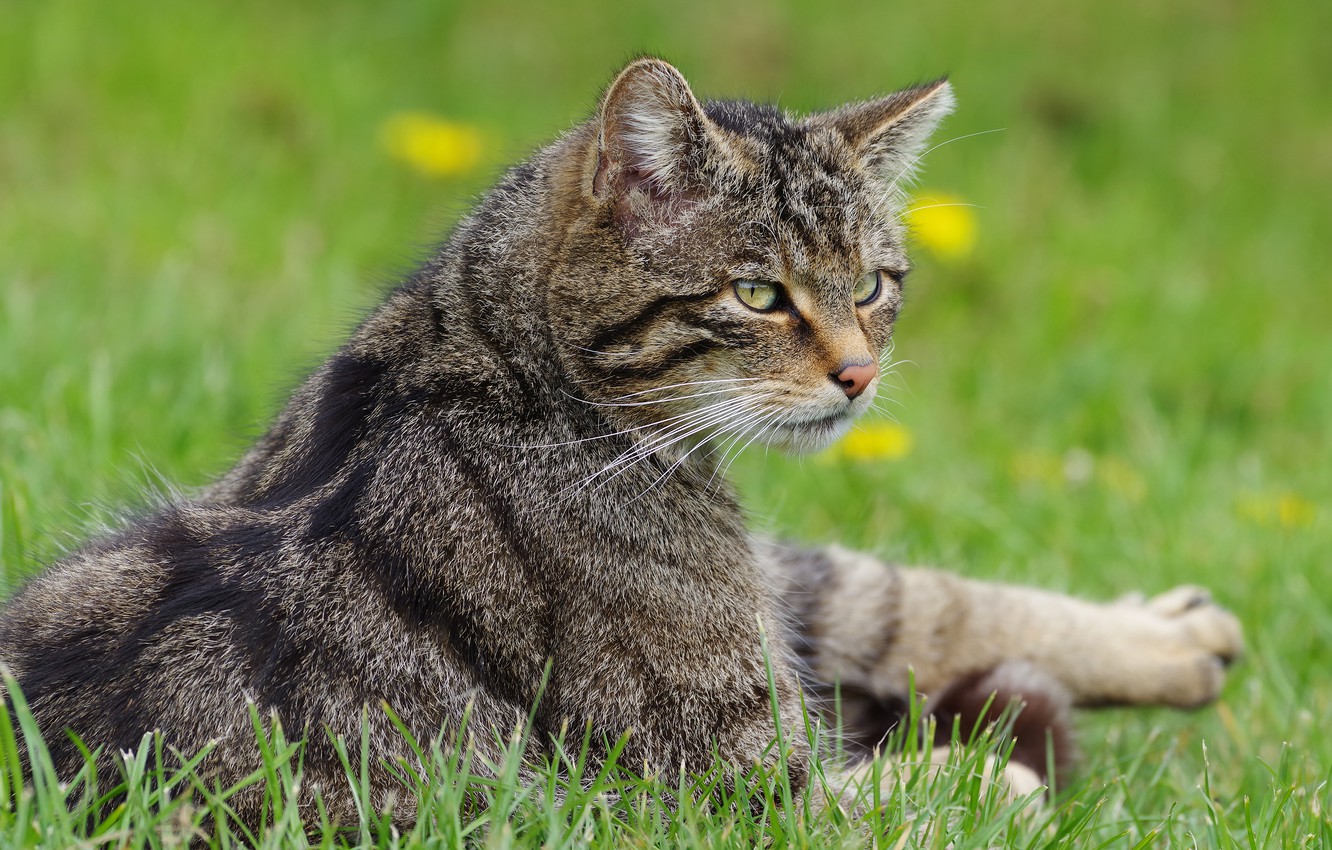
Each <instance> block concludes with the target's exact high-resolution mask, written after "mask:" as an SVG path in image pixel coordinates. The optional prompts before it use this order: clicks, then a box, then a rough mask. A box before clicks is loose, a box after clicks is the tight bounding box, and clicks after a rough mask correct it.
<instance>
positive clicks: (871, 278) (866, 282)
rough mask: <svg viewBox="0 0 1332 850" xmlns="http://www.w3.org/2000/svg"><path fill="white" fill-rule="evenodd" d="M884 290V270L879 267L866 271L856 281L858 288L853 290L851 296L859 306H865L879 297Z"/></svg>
mask: <svg viewBox="0 0 1332 850" xmlns="http://www.w3.org/2000/svg"><path fill="white" fill-rule="evenodd" d="M882 291H883V272H881V271H878V270H877V269H876V270H875V271H872V272H868V273H866V274H865V275H864V276H862V277H861V278H860V280H859V281H858V282H857V283H856V288H855V289H853V290H851V298H852V299H854V300H855V302H856V306H857V307H864V306H865V305H866V304H868V303H870V302H871V301H873V300H874V299H875V298H878V297H879V293H880V292H882Z"/></svg>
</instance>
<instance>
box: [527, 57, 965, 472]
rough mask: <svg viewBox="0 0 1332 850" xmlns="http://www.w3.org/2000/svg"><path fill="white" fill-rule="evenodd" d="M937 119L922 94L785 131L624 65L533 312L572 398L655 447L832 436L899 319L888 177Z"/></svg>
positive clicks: (939, 93)
mask: <svg viewBox="0 0 1332 850" xmlns="http://www.w3.org/2000/svg"><path fill="white" fill-rule="evenodd" d="M950 105H951V96H950V94H949V92H948V89H947V86H946V85H945V84H935V85H931V86H924V87H920V88H917V89H912V90H908V91H906V92H901V93H899V94H897V95H893V96H890V97H889V98H885V99H883V100H880V101H875V102H872V103H868V104H863V105H859V106H854V107H847V108H844V109H842V110H840V111H838V112H834V113H828V114H822V115H817V116H814V117H812V118H809V119H805V120H803V121H799V122H793V121H791V120H790V119H788V118H787V117H786V116H784V115H782V114H781V113H780V112H778V111H777V110H775V109H773V108H771V107H766V106H756V105H754V104H748V103H730V102H722V103H710V104H707V105H706V106H704V105H701V104H699V103H698V102H697V101H696V100H695V99H694V97H693V95H692V93H690V91H689V88H688V85H687V84H686V83H685V81H684V79H683V78H682V77H681V76H680V75H679V72H678V71H676V70H675V69H674V68H672V67H671V66H669V65H666V64H665V63H662V62H659V61H656V60H640V61H639V62H636V63H634V64H633V65H630V66H629V68H627V69H626V70H625V71H624V72H623V73H622V74H621V75H620V77H619V78H618V79H617V80H616V81H615V83H614V84H612V86H611V88H610V90H609V91H608V93H607V95H606V99H605V102H604V103H603V106H602V111H601V114H600V119H599V122H598V124H599V126H597V127H596V128H595V129H596V131H597V136H596V138H595V139H593V140H591V141H589V142H588V143H587V144H586V151H585V153H586V161H585V162H583V163H579V165H581V167H579V168H571V169H570V170H569V172H570V177H569V182H568V185H566V186H564V187H563V188H564V191H565V192H567V193H569V194H571V195H572V194H573V193H575V192H577V193H578V194H577V195H576V196H575V197H573V198H570V199H569V200H570V201H571V203H569V205H568V208H569V209H570V215H569V227H568V229H567V235H566V244H565V246H564V250H563V252H562V257H563V260H562V262H561V263H560V264H559V265H558V266H557V268H556V271H555V274H554V276H553V278H554V279H553V281H552V288H551V293H550V299H549V304H550V313H551V316H552V328H553V331H554V334H555V337H556V341H557V344H558V345H559V346H560V348H561V356H562V357H563V358H564V361H565V363H566V366H567V367H568V368H569V370H570V372H571V374H572V375H573V376H574V378H575V380H576V381H577V382H578V383H579V385H580V389H581V390H582V391H583V393H584V394H585V396H586V398H587V400H588V401H590V402H592V403H596V404H600V405H604V406H605V408H604V409H605V410H606V412H607V413H608V414H609V415H610V416H611V417H612V418H613V419H614V420H615V421H617V422H618V423H620V424H622V425H624V426H625V427H630V428H638V429H640V431H641V433H642V435H643V438H644V439H645V440H653V441H657V442H658V443H659V447H660V448H662V449H665V448H668V447H673V446H676V445H679V446H694V445H698V444H700V443H704V442H713V443H718V442H720V443H722V444H723V445H726V446H735V445H741V444H743V443H745V442H748V441H757V442H763V443H767V444H772V445H777V446H781V447H783V448H788V449H795V450H813V449H817V448H821V447H823V446H825V445H827V444H828V443H830V442H831V441H832V440H834V439H836V438H837V437H838V436H840V435H841V434H842V433H844V432H845V431H846V429H847V428H848V427H850V424H851V422H852V420H853V419H854V418H855V417H856V416H858V415H859V414H861V413H863V412H864V411H865V410H866V409H867V408H868V407H869V406H870V404H871V403H872V401H873V399H874V396H875V393H876V391H877V389H878V386H879V383H880V374H879V371H880V363H879V360H880V357H881V356H883V355H884V353H885V351H886V349H887V346H888V344H889V341H890V339H891V337H892V329H893V321H894V320H895V318H896V316H897V312H898V310H899V308H900V307H901V298H902V291H901V284H902V279H903V277H904V276H905V275H906V272H907V269H908V266H907V259H906V256H905V254H904V253H903V249H902V239H903V228H902V225H901V224H900V222H899V220H898V215H899V210H900V202H901V197H902V196H901V183H902V181H903V180H905V179H906V177H907V176H908V172H909V171H910V169H911V166H912V165H914V160H915V158H916V157H917V156H918V155H919V153H920V150H921V148H922V147H923V144H924V140H925V138H926V137H927V136H928V134H929V132H930V130H932V129H933V127H934V125H935V124H937V122H938V120H939V119H940V118H942V116H943V115H944V114H945V113H946V112H947V111H948V108H949V107H950Z"/></svg>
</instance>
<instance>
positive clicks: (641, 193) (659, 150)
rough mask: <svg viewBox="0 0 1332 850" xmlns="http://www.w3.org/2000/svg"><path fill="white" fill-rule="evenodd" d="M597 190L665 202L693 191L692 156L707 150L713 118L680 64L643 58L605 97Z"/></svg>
mask: <svg viewBox="0 0 1332 850" xmlns="http://www.w3.org/2000/svg"><path fill="white" fill-rule="evenodd" d="M599 118H600V126H599V129H598V135H597V166H596V172H595V174H594V176H593V178H592V193H593V194H594V195H595V196H596V197H597V198H599V199H601V200H606V199H610V198H615V199H618V200H621V201H626V202H630V205H631V206H638V205H639V204H641V203H644V202H646V203H653V202H658V203H664V202H669V201H671V200H672V199H673V198H678V197H680V196H683V195H685V194H687V193H688V191H689V188H690V179H689V177H690V175H689V173H688V169H689V165H690V163H691V162H694V163H696V162H700V161H702V160H703V159H704V158H705V156H706V148H707V146H708V145H709V144H710V142H709V124H710V122H709V121H708V118H707V116H706V115H704V114H703V107H702V106H700V105H699V102H698V100H697V99H696V98H695V97H694V93H693V92H692V91H690V89H689V83H687V82H685V78H684V75H682V74H681V73H680V72H679V71H678V70H676V69H675V67H674V66H673V65H671V64H669V63H667V62H663V61H661V60H660V59H650V58H649V59H639V60H637V61H635V62H633V63H631V64H630V65H629V66H628V67H627V68H625V69H624V70H623V71H621V72H620V75H619V76H618V77H616V78H615V82H613V83H611V85H610V88H609V89H607V90H606V96H605V98H603V99H602V101H601V113H600V116H599Z"/></svg>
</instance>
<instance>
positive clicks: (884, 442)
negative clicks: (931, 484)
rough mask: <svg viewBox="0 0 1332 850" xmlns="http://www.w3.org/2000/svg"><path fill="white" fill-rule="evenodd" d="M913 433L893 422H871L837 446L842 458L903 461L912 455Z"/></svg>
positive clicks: (847, 436) (850, 434)
mask: <svg viewBox="0 0 1332 850" xmlns="http://www.w3.org/2000/svg"><path fill="white" fill-rule="evenodd" d="M911 446H912V438H911V432H910V431H908V430H907V429H906V428H903V427H902V426H901V425H898V424H896V423H893V422H869V423H866V424H864V425H861V426H860V427H859V428H856V429H854V430H852V431H851V432H849V433H848V434H847V435H846V436H845V437H843V438H842V441H841V442H840V443H838V444H837V447H836V450H837V452H838V453H839V454H841V455H842V457H845V458H848V459H850V460H857V461H875V460H901V459H902V458H904V457H906V456H907V455H909V454H911Z"/></svg>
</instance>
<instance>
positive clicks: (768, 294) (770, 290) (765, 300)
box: [732, 280, 782, 313]
mask: <svg viewBox="0 0 1332 850" xmlns="http://www.w3.org/2000/svg"><path fill="white" fill-rule="evenodd" d="M732 286H734V287H735V297H736V298H739V299H740V302H741V303H742V304H744V305H745V306H746V307H748V308H750V309H751V310H758V311H759V312H760V313H768V312H771V311H772V310H775V309H777V307H778V306H780V305H781V303H782V288H781V286H780V285H778V284H775V283H769V282H768V281H766V280H737V281H735V282H734V283H733V284H732Z"/></svg>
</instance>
